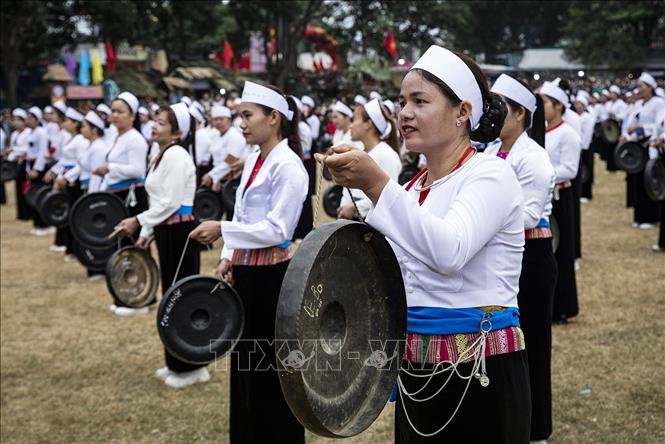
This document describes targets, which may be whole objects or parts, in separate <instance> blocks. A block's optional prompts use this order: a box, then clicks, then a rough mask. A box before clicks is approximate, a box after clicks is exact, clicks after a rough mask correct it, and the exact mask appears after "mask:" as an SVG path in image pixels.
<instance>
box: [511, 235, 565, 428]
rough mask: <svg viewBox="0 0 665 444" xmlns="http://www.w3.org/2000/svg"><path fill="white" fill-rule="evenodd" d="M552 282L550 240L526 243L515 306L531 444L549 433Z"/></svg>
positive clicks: (553, 267)
mask: <svg viewBox="0 0 665 444" xmlns="http://www.w3.org/2000/svg"><path fill="white" fill-rule="evenodd" d="M556 278H557V265H556V260H555V258H554V253H553V252H552V239H551V238H546V239H529V240H527V241H526V243H525V244H524V256H523V257H522V274H521V275H520V291H519V293H518V294H517V302H518V305H519V309H520V325H521V327H522V331H523V332H524V340H525V342H526V351H527V354H528V355H529V381H530V386H531V440H533V441H538V440H541V439H547V438H548V437H549V436H550V434H551V433H552V378H551V362H552V305H553V302H554V287H555V286H556Z"/></svg>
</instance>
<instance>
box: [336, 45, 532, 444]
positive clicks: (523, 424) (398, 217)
mask: <svg viewBox="0 0 665 444" xmlns="http://www.w3.org/2000/svg"><path fill="white" fill-rule="evenodd" d="M400 102H401V103H400V104H401V111H400V112H399V116H398V117H399V126H400V130H401V132H402V134H403V135H404V137H405V139H406V144H407V147H408V149H409V150H410V151H412V152H416V153H422V154H424V155H425V157H426V158H427V165H428V168H427V169H425V170H423V171H421V172H420V173H419V174H418V175H417V176H416V177H415V178H414V179H413V180H412V181H411V182H410V183H408V184H407V185H406V186H404V187H402V186H400V185H398V184H397V183H396V182H394V181H391V180H390V179H389V177H388V175H387V174H386V173H385V172H384V171H383V170H382V169H381V168H380V167H379V166H378V165H377V164H376V163H375V162H374V161H373V160H372V159H371V158H370V157H369V155H368V154H367V153H365V152H362V151H359V150H353V149H352V148H351V147H349V146H338V147H334V148H333V149H332V151H333V154H331V155H330V156H328V157H327V158H326V159H325V163H326V165H327V166H328V168H329V169H330V171H331V173H332V174H333V177H334V180H335V182H336V183H338V184H340V185H342V186H348V187H354V188H359V189H361V190H362V191H363V192H364V193H365V194H366V195H367V197H368V198H369V199H370V200H371V201H372V202H373V207H372V208H371V209H370V211H369V213H368V215H367V218H366V221H367V223H369V224H370V225H372V226H373V227H375V228H376V229H378V230H379V231H381V232H382V233H383V234H384V235H385V236H386V237H387V238H388V240H389V241H390V243H391V246H392V247H393V250H394V252H395V254H396V256H397V259H398V261H399V263H400V267H401V270H402V277H403V279H404V284H405V290H406V296H407V305H408V313H407V344H406V351H405V355H404V357H403V362H402V368H401V370H400V375H399V379H398V390H397V395H396V396H397V405H396V408H395V441H396V442H398V443H412V442H443V441H445V442H492V443H528V442H529V418H530V410H531V409H530V404H531V403H530V396H529V380H528V378H529V376H528V365H527V357H526V351H525V346H524V337H523V334H522V331H521V330H520V327H519V312H518V310H517V292H518V282H519V275H520V268H521V261H522V250H523V246H524V220H523V219H524V216H523V205H522V200H523V198H522V191H521V189H520V185H519V183H518V181H517V178H516V177H515V174H514V172H513V171H512V170H511V168H510V166H509V165H508V164H507V163H506V162H504V161H503V160H501V159H500V158H498V157H496V156H490V155H485V154H479V153H476V152H475V150H474V149H473V148H472V147H471V140H472V139H473V140H474V141H478V142H485V143H486V142H489V141H492V140H494V139H496V137H498V136H499V133H500V131H501V127H502V124H503V120H504V118H505V115H506V110H505V106H504V105H503V103H502V102H501V100H500V99H499V98H498V96H496V95H493V94H491V93H490V91H489V89H488V87H487V81H486V79H485V76H484V75H483V74H482V72H481V71H480V69H479V68H478V66H477V65H476V64H475V63H474V62H473V61H472V60H470V59H469V58H467V57H466V56H464V55H461V54H457V53H453V52H451V51H449V50H447V49H444V48H441V47H438V46H432V47H430V48H429V49H428V50H427V51H426V52H425V54H424V55H423V56H422V57H421V58H420V59H419V60H418V62H417V63H416V64H415V65H414V66H413V68H412V69H411V70H410V71H409V72H408V73H407V75H406V76H405V78H404V80H403V82H402V86H401V91H400ZM479 421H482V426H481V427H479Z"/></svg>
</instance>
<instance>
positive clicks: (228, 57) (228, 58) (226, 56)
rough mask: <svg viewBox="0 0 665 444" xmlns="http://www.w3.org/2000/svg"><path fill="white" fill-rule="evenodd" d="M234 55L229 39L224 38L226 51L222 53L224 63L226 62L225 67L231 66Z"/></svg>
mask: <svg viewBox="0 0 665 444" xmlns="http://www.w3.org/2000/svg"><path fill="white" fill-rule="evenodd" d="M233 57H234V54H233V48H231V44H230V43H229V41H228V40H226V39H224V52H223V53H222V63H223V64H224V68H229V67H230V66H231V63H232V62H233Z"/></svg>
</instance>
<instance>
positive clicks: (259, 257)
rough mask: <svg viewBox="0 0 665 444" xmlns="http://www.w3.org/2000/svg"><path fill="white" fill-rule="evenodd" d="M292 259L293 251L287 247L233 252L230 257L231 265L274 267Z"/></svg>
mask: <svg viewBox="0 0 665 444" xmlns="http://www.w3.org/2000/svg"><path fill="white" fill-rule="evenodd" d="M291 257H293V250H292V248H291V247H290V246H289V247H287V248H280V247H279V246H277V247H268V248H257V249H252V250H239V249H236V250H233V256H232V257H231V264H232V265H249V266H261V265H276V264H280V263H282V262H286V261H288V260H289V259H291Z"/></svg>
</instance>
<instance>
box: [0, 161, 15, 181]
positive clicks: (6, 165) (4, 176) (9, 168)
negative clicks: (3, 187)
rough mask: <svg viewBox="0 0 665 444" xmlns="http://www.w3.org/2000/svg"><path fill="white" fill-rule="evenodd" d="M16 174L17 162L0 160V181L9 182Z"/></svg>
mask: <svg viewBox="0 0 665 444" xmlns="http://www.w3.org/2000/svg"><path fill="white" fill-rule="evenodd" d="M17 176H18V162H16V161H13V160H5V159H2V160H0V181H1V182H9V181H12V180H16V177H17Z"/></svg>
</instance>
